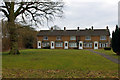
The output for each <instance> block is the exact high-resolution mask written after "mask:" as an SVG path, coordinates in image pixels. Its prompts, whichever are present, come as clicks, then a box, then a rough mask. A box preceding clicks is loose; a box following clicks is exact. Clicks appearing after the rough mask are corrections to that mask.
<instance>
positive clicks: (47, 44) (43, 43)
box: [42, 42, 50, 47]
mask: <svg viewBox="0 0 120 80" xmlns="http://www.w3.org/2000/svg"><path fill="white" fill-rule="evenodd" d="M42 46H43V47H49V46H50V43H49V42H42Z"/></svg>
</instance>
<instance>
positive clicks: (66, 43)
mask: <svg viewBox="0 0 120 80" xmlns="http://www.w3.org/2000/svg"><path fill="white" fill-rule="evenodd" d="M64 49H68V41H65V42H64Z"/></svg>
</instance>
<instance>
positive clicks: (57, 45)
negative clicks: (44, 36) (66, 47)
mask: <svg viewBox="0 0 120 80" xmlns="http://www.w3.org/2000/svg"><path fill="white" fill-rule="evenodd" d="M55 44H56V47H63V43H62V42H56V43H55Z"/></svg>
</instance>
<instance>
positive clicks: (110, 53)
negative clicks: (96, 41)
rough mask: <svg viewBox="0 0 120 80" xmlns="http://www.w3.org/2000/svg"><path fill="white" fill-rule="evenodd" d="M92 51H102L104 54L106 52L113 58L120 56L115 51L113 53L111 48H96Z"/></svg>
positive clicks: (119, 57)
mask: <svg viewBox="0 0 120 80" xmlns="http://www.w3.org/2000/svg"><path fill="white" fill-rule="evenodd" d="M94 51H97V52H101V53H104V54H106V55H109V56H111V57H114V58H116V59H119V60H120V56H118V55H116V53H114V52H113V50H104V49H97V50H94Z"/></svg>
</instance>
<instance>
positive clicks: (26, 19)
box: [0, 0, 64, 54]
mask: <svg viewBox="0 0 120 80" xmlns="http://www.w3.org/2000/svg"><path fill="white" fill-rule="evenodd" d="M22 1H23V0H22ZM22 1H18V2H17V1H14V2H12V1H9V2H5V0H4V1H3V3H2V6H0V11H1V12H2V13H4V15H5V17H6V18H7V20H8V28H9V34H10V42H11V44H10V46H11V50H10V52H9V54H20V53H19V50H18V45H17V40H18V38H17V29H18V27H16V26H15V22H19V23H22V24H23V23H24V24H29V25H35V26H39V25H42V24H44V21H47V22H48V21H52V20H54V19H55V17H61V16H62V13H63V6H64V3H63V2H62V1H59V0H58V1H50V0H49V1H48V2H39V0H38V2H35V1H32V2H22Z"/></svg>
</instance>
